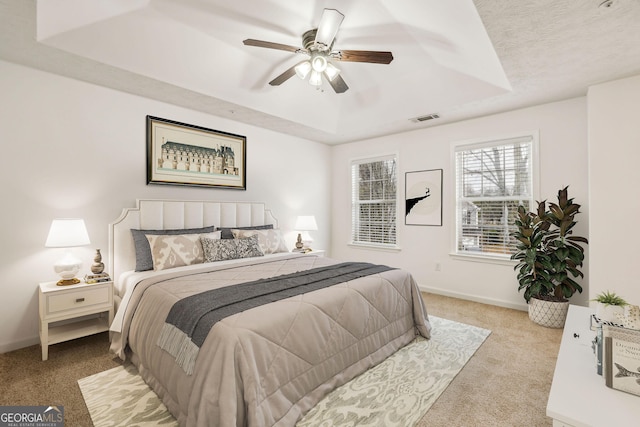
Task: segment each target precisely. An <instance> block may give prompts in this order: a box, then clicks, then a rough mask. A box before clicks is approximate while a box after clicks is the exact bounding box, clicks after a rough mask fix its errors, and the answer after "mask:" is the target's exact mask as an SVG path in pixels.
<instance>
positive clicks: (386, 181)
mask: <svg viewBox="0 0 640 427" xmlns="http://www.w3.org/2000/svg"><path fill="white" fill-rule="evenodd" d="M396 183H397V179H396V156H385V157H378V158H375V159H366V160H357V161H353V162H352V163H351V201H352V203H351V240H352V243H354V244H364V245H373V246H382V247H387V246H390V247H395V244H396V218H397V200H396V199H397V194H398V190H397V185H396Z"/></svg>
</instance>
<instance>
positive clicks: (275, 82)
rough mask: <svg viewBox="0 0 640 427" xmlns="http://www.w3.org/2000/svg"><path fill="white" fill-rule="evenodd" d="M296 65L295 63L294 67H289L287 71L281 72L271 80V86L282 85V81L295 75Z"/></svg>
mask: <svg viewBox="0 0 640 427" xmlns="http://www.w3.org/2000/svg"><path fill="white" fill-rule="evenodd" d="M296 65H297V64H296ZM296 65H294V66H293V67H291V68H289V69H288V70H287V71H285V72H284V73H282V74H280V75H279V76H278V77H276V78H275V79H273V80H271V81H270V82H269V84H270V85H271V86H280V85H281V84H282V83H284V82H286V81H287V80H289V79H290V78H291V77H293V76H295V75H296Z"/></svg>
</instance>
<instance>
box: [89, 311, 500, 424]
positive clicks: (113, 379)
mask: <svg viewBox="0 0 640 427" xmlns="http://www.w3.org/2000/svg"><path fill="white" fill-rule="evenodd" d="M429 319H430V320H431V324H432V325H433V331H432V339H431V340H425V339H422V338H418V339H416V340H414V341H413V342H412V343H410V344H409V345H407V346H406V347H404V348H402V349H400V350H399V351H398V352H396V353H395V354H393V355H392V356H391V357H389V358H388V359H387V360H385V361H384V362H382V363H381V364H379V365H378V366H376V367H374V368H372V369H370V370H368V371H367V372H365V373H363V374H362V375H360V376H358V377H356V378H354V379H353V380H352V381H350V382H348V383H347V384H345V385H343V386H342V387H339V388H337V389H336V390H334V391H333V392H331V393H330V394H329V395H327V396H326V397H325V398H324V399H323V400H322V401H320V403H318V405H316V407H315V408H313V409H312V410H311V411H309V413H308V414H307V415H306V416H305V417H304V418H303V419H302V420H300V422H298V424H297V426H298V427H312V426H313V427H317V426H327V427H329V426H331V427H333V426H342V427H346V426H356V425H358V426H385V427H388V426H389V427H391V426H397V427H407V426H413V425H415V423H416V422H417V421H418V420H420V419H421V418H422V417H423V416H424V414H425V413H426V412H427V411H428V410H429V408H430V407H431V405H433V403H434V402H435V401H436V400H437V399H438V397H439V396H440V394H442V392H443V391H444V390H445V389H446V388H447V386H448V385H449V383H451V381H452V380H453V379H454V378H455V376H456V375H457V374H458V372H460V370H461V369H462V368H463V367H464V365H465V364H466V363H467V362H468V361H469V359H471V357H472V356H473V354H474V353H475V352H476V350H477V349H478V348H479V347H480V345H481V344H482V343H483V342H484V340H485V339H486V338H487V337H488V336H489V334H490V333H491V331H489V330H487V329H482V328H478V327H475V326H470V325H465V324H463V323H458V322H454V321H451V320H446V319H441V318H438V317H435V316H429ZM78 384H79V386H80V390H81V391H82V395H83V397H84V399H85V402H86V404H87V408H88V409H89V413H90V414H91V419H92V421H93V424H94V426H95V427H107V426H134V425H135V426H141V427H143V426H149V427H151V426H177V425H178V423H177V422H176V420H175V419H174V418H173V417H172V416H171V414H169V412H168V410H167V408H166V407H165V406H164V405H163V404H162V402H161V401H160V399H158V397H157V396H156V394H155V393H154V392H153V391H151V389H149V387H148V386H147V385H146V384H145V383H144V381H142V378H140V376H139V375H138V373H137V371H136V369H135V368H134V367H133V366H132V365H125V366H122V367H117V368H113V369H110V370H108V371H105V372H101V373H99V374H96V375H92V376H90V377H87V378H83V379H81V380H79V381H78Z"/></svg>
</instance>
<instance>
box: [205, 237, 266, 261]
mask: <svg viewBox="0 0 640 427" xmlns="http://www.w3.org/2000/svg"><path fill="white" fill-rule="evenodd" d="M200 240H201V241H202V249H203V250H204V260H205V262H215V261H224V260H227V259H239V258H252V257H258V256H264V253H263V252H262V249H260V244H259V243H258V236H251V237H249V238H247V239H220V240H216V239H210V238H208V237H206V236H202V237H201V239H200Z"/></svg>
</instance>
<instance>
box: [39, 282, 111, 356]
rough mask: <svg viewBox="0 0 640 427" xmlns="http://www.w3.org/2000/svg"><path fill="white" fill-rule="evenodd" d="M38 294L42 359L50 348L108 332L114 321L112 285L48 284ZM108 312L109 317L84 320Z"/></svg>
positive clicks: (44, 284) (41, 286) (43, 285)
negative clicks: (60, 343)
mask: <svg viewBox="0 0 640 427" xmlns="http://www.w3.org/2000/svg"><path fill="white" fill-rule="evenodd" d="M38 294H39V305H40V345H41V346H42V360H47V359H48V357H49V345H51V344H57V343H59V342H63V341H69V340H72V339H75V338H80V337H85V336H87V335H93V334H97V333H99V332H104V331H108V330H109V325H111V322H112V321H113V282H103V283H94V284H87V283H84V282H81V283H79V284H77V285H71V286H57V285H56V282H45V283H40V290H39V292H38ZM105 312H106V313H108V314H107V316H104V315H102V316H100V317H91V318H88V319H81V318H82V317H85V316H88V315H91V314H97V313H105Z"/></svg>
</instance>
